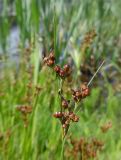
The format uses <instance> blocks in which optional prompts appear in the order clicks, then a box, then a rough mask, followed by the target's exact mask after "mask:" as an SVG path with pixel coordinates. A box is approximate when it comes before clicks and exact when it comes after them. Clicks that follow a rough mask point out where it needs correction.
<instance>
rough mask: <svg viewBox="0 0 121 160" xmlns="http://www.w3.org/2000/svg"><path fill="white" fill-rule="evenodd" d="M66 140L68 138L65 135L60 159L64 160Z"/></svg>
mask: <svg viewBox="0 0 121 160" xmlns="http://www.w3.org/2000/svg"><path fill="white" fill-rule="evenodd" d="M65 140H66V137H64V138H63V136H62V148H61V158H60V160H64V145H65Z"/></svg>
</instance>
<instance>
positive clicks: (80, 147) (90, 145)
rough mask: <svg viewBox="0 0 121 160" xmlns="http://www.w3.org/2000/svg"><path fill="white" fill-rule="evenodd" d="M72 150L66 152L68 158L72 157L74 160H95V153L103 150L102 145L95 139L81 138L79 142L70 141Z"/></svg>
mask: <svg viewBox="0 0 121 160" xmlns="http://www.w3.org/2000/svg"><path fill="white" fill-rule="evenodd" d="M71 144H72V147H73V148H72V149H71V150H68V152H69V155H70V156H72V155H73V156H74V159H75V160H76V159H83V160H89V159H92V158H93V159H95V158H97V153H98V152H100V151H101V150H102V149H103V146H104V143H103V142H102V141H100V140H98V139H96V138H93V139H91V140H87V139H85V138H81V139H80V140H72V139H71ZM79 155H80V157H79Z"/></svg>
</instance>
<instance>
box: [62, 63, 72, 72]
mask: <svg viewBox="0 0 121 160" xmlns="http://www.w3.org/2000/svg"><path fill="white" fill-rule="evenodd" d="M63 70H64V71H65V72H68V71H69V70H70V66H69V65H68V64H65V65H64V66H63Z"/></svg>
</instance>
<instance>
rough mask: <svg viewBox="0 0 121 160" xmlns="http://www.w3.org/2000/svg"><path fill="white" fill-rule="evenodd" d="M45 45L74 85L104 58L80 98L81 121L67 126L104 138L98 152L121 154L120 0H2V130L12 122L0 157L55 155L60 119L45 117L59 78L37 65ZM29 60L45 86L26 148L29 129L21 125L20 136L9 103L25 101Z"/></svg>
mask: <svg viewBox="0 0 121 160" xmlns="http://www.w3.org/2000/svg"><path fill="white" fill-rule="evenodd" d="M87 39H88V40H87ZM86 40H87V41H88V42H87V41H86ZM50 50H54V52H55V56H56V63H58V64H59V65H63V64H65V63H69V64H70V65H71V67H72V68H73V70H74V72H73V78H74V81H73V82H74V83H75V85H74V86H77V85H80V83H82V82H85V81H86V82H89V80H90V79H91V77H92V76H93V75H94V73H95V72H96V70H97V69H98V67H99V66H100V64H101V62H102V61H103V60H105V63H104V65H103V67H102V68H101V70H100V71H99V73H98V74H97V76H96V77H95V78H94V80H93V82H92V83H91V86H90V87H91V88H92V93H91V96H90V97H89V98H87V99H86V100H84V102H83V104H82V112H81V113H79V116H80V122H79V123H78V124H76V126H73V127H72V128H71V133H72V135H73V137H74V138H77V139H79V138H80V137H81V136H85V137H88V138H89V137H93V136H97V137H99V138H102V140H104V141H105V144H106V145H105V147H104V151H102V154H101V155H100V156H99V159H108V160H114V159H115V160H121V133H120V127H121V109H120V104H121V1H120V0H93V1H92V0H75V1H74V0H0V81H1V82H0V105H1V109H0V115H1V116H0V119H1V123H0V133H1V135H2V134H3V135H4V136H5V135H6V132H7V131H8V129H9V128H12V129H11V130H12V131H11V132H12V133H13V130H14V129H15V128H16V127H18V129H17V131H16V132H15V133H13V138H10V143H9V144H8V149H7V152H4V150H5V149H2V147H0V151H1V153H0V158H1V159H3V160H7V159H18V157H20V158H19V159H31V158H30V157H31V156H32V159H48V156H49V157H50V159H58V157H59V155H60V150H61V149H60V148H61V146H59V143H60V139H61V135H60V133H59V132H60V129H59V125H60V124H59V123H58V122H56V120H53V118H52V117H51V115H52V113H53V111H56V110H57V108H58V107H57V106H58V105H59V102H58V100H57V97H58V96H56V97H54V95H55V94H56V95H57V89H58V84H57V83H56V82H55V80H54V78H53V76H54V75H53V73H52V72H51V71H50V70H49V71H48V70H47V69H45V68H44V69H43V67H42V66H43V62H42V60H43V57H45V56H47V55H48V54H49V52H50ZM32 65H33V66H34V70H33V78H32V82H33V83H34V85H36V84H39V85H40V86H41V87H42V88H44V91H43V92H42V94H41V95H40V98H39V100H38V110H37V111H38V112H37V113H36V119H35V122H34V127H33V126H32V128H31V130H32V131H33V132H34V133H33V135H35V136H33V137H34V147H35V148H34V149H33V147H32V146H31V144H30V146H31V147H30V150H29V147H28V146H29V145H27V144H28V143H27V140H26V141H23V140H22V139H23V137H27V136H26V135H25V134H26V131H23V132H22V134H21V136H20V137H19V138H18V136H19V133H20V131H21V129H22V121H20V122H18V123H20V125H19V124H17V121H19V119H20V117H19V115H18V113H17V114H15V107H16V105H19V104H22V103H24V102H23V95H25V93H26V90H27V89H26V85H27V84H28V83H29V78H28V77H27V75H26V74H27V73H25V71H26V70H28V69H30V68H31V67H32ZM48 75H50V77H49V78H47V76H48ZM51 75H52V76H51ZM52 83H55V86H52ZM68 83H69V82H68ZM15 84H16V85H15ZM47 86H48V88H47ZM70 86H71V87H72V85H71V84H70ZM48 97H49V98H48ZM26 103H27V101H26ZM12 107H13V109H12ZM43 108H44V109H43ZM45 114H46V116H45ZM40 115H41V116H40ZM11 117H12V119H11ZM50 117H51V118H50ZM15 120H17V121H15ZM42 121H43V124H41V123H42ZM109 121H111V123H112V128H111V129H110V131H109V132H108V133H106V134H105V135H104V134H102V133H100V126H102V125H103V124H105V123H107V122H109ZM9 122H11V123H9ZM38 122H39V124H40V125H39V124H38ZM10 124H11V125H10ZM35 126H36V127H35ZM35 128H36V129H35ZM37 131H38V132H37ZM48 131H50V132H49V133H48ZM27 135H29V133H28V132H27ZM10 137H11V136H10ZM28 137H29V136H28ZM17 138H18V139H17ZM24 139H26V138H24ZM28 141H29V139H28ZM19 143H21V145H20V147H17V145H18V144H19ZM69 143H70V142H68V143H67V144H66V145H67V148H68V145H69V146H70V144H69ZM5 144H6V141H5V140H4V141H3V142H1V146H4V145H5ZM25 144H26V145H25ZM23 146H25V147H24V149H23ZM71 148H72V146H71ZM23 150H24V151H23ZM67 152H68V151H67V150H66V149H65V157H66V158H67V159H73V156H71V158H69V157H68V154H67ZM14 153H17V154H18V155H19V156H18V155H17V154H14ZM22 154H23V155H22ZM30 155H31V156H30ZM77 159H78V158H77Z"/></svg>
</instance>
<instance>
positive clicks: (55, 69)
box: [54, 65, 61, 74]
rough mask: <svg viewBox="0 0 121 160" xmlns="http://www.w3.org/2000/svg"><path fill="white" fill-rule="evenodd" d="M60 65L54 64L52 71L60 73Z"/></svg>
mask: <svg viewBox="0 0 121 160" xmlns="http://www.w3.org/2000/svg"><path fill="white" fill-rule="evenodd" d="M60 69H61V68H60V66H58V65H56V66H55V67H54V71H55V72H56V73H58V74H59V73H60Z"/></svg>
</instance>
